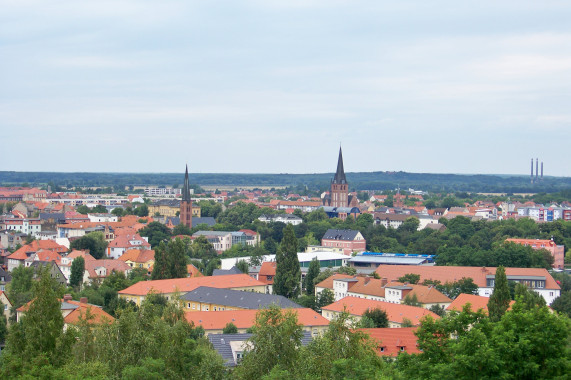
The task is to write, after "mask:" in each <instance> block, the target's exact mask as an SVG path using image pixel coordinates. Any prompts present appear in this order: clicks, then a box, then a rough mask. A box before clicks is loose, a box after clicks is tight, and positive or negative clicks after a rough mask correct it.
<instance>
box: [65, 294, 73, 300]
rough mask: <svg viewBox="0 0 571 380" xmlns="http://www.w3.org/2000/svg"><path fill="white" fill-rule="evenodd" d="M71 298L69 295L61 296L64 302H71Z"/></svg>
mask: <svg viewBox="0 0 571 380" xmlns="http://www.w3.org/2000/svg"><path fill="white" fill-rule="evenodd" d="M72 299H73V298H72V297H71V294H64V296H63V300H64V301H71V300H72Z"/></svg>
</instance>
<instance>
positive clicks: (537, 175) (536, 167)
mask: <svg viewBox="0 0 571 380" xmlns="http://www.w3.org/2000/svg"><path fill="white" fill-rule="evenodd" d="M538 179H539V158H536V159H535V182H537V180H538Z"/></svg>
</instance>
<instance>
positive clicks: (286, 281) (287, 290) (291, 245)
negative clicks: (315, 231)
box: [273, 224, 301, 299]
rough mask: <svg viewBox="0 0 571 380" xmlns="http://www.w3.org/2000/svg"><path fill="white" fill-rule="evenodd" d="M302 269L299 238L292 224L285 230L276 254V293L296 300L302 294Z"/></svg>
mask: <svg viewBox="0 0 571 380" xmlns="http://www.w3.org/2000/svg"><path fill="white" fill-rule="evenodd" d="M300 281H301V269H300V265H299V260H298V258H297V238H296V237H295V233H294V229H293V226H292V225H291V224H288V225H287V226H286V228H285V229H284V237H283V239H282V241H281V244H280V247H279V249H278V253H277V254H276V276H275V278H274V285H273V289H274V293H275V294H278V295H282V296H284V297H287V298H290V299H295V298H297V296H299V294H300Z"/></svg>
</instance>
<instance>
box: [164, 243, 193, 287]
mask: <svg viewBox="0 0 571 380" xmlns="http://www.w3.org/2000/svg"><path fill="white" fill-rule="evenodd" d="M166 255H167V263H168V268H169V277H168V278H183V277H186V276H187V274H188V272H187V268H186V265H187V262H186V247H185V245H184V242H183V241H182V240H181V239H179V238H176V239H174V240H171V241H169V243H168V245H167V250H166Z"/></svg>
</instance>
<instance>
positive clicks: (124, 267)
mask: <svg viewBox="0 0 571 380" xmlns="http://www.w3.org/2000/svg"><path fill="white" fill-rule="evenodd" d="M99 267H104V268H105V269H106V271H107V275H110V274H111V272H113V271H115V272H127V271H129V270H131V267H130V266H129V264H127V263H125V262H124V261H120V260H112V259H102V260H89V261H87V260H86V261H85V270H86V271H87V272H88V273H89V278H98V277H99V276H98V275H97V273H96V272H95V269H97V268H99Z"/></svg>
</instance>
